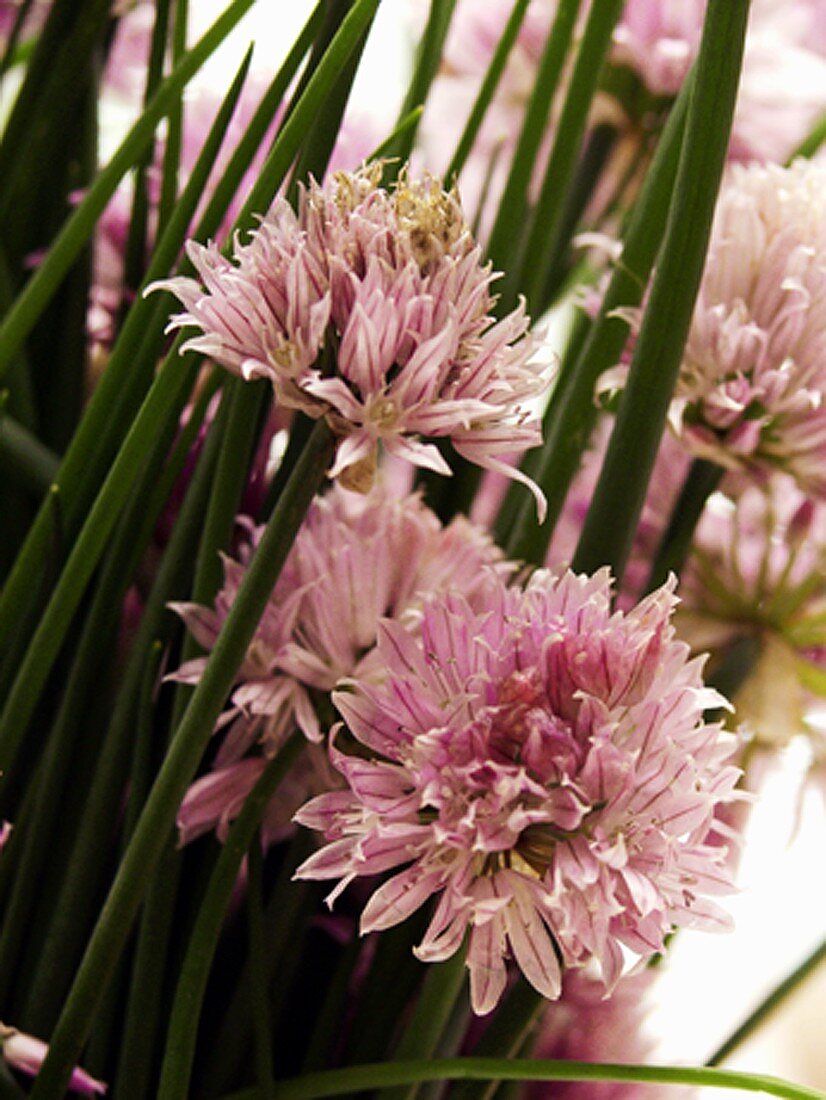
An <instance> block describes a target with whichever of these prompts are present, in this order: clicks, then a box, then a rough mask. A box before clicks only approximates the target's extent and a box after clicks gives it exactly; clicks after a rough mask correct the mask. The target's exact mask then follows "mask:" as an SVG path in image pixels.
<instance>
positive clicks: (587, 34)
mask: <svg viewBox="0 0 826 1100" xmlns="http://www.w3.org/2000/svg"><path fill="white" fill-rule="evenodd" d="M622 6H623V0H602V3H600V4H594V5H592V7H591V10H590V12H589V14H588V19H587V22H586V24H585V30H584V33H583V36H582V43H581V45H580V47H579V52H578V54H577V59H576V62H575V64H574V69H573V72H572V74H571V81H570V84H569V85H568V89H567V91H566V93H565V102H564V104H563V107H562V114H561V115H560V118H559V124H558V126H557V128H556V136H555V138H554V143H553V147H552V149H551V154H550V157H549V158H548V164H547V166H546V168H545V174H544V177H543V179H542V189H541V191H540V193H539V199H538V200H537V203H536V206H535V207H534V210H533V213H532V215H531V218H530V222H529V226H528V231H527V234H526V236H525V242H526V243H525V248H524V250H523V252H522V255H521V257H520V261H519V265H518V267H517V269H516V270H515V271H514V272H512V273H511V275H509V277H508V279H507V282H506V290H505V292H504V297H505V299H506V301H505V302H503V304H502V307H501V308H502V309H505V310H507V309H510V308H512V306H513V305H515V303H516V299H517V296H518V293H517V292H518V291H521V292H522V294H524V296H525V298H526V300H527V303H528V312H529V313H531V312H534V311H535V310H536V309H537V307H538V306H539V304H540V302H541V301H542V298H543V295H544V291H545V284H546V282H547V280H548V274H549V272H550V270H551V267H552V266H553V264H554V261H555V260H556V259H557V258H558V257H559V255H560V244H559V241H558V237H559V234H560V230H561V228H562V225H563V221H564V217H565V211H566V204H567V197H568V192H569V190H570V187H571V182H572V180H573V177H574V173H575V171H576V167H577V161H578V158H579V152H580V149H581V147H582V141H583V137H584V134H585V125H586V122H587V117H588V112H589V111H590V109H591V102H592V100H593V98H594V94H595V92H596V90H597V84H598V83H599V78H600V74H601V73H602V69H603V65H604V64H605V58H606V55H607V53H608V49H609V47H610V45H611V36H612V34H613V31H614V26H615V24H616V22H617V20H618V19H619V16H620V12H621V11H622ZM511 276H512V277H511ZM511 288H513V289H511ZM508 291H510V295H511V297H509V296H508Z"/></svg>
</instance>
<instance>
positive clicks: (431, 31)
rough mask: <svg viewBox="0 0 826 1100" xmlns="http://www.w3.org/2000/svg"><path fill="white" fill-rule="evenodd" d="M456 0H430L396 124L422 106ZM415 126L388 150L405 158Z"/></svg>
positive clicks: (439, 56)
mask: <svg viewBox="0 0 826 1100" xmlns="http://www.w3.org/2000/svg"><path fill="white" fill-rule="evenodd" d="M455 7H456V0H430V11H429V13H428V17H427V23H426V24H425V28H424V32H423V34H422V38H421V41H420V43H419V48H418V51H417V54H416V61H415V64H414V66H413V73H412V75H411V77H410V84H409V86H408V88H407V92H406V93H405V97H404V100H403V102H402V105H401V109H400V110H399V117H398V119H397V120H396V122H397V124H398V123H400V122H402V121H403V120H404V119H405V118H406V117H407V115H409V114H410V112H411V111H412V110H414V109H415V108H416V107H423V106H424V104H425V101H426V99H427V95H428V92H429V91H430V86H431V84H432V83H433V80H434V78H435V76H436V73H437V71H438V68H439V64H440V62H441V60H442V53H443V50H444V44H445V39H446V38H447V32H448V30H449V29H450V21H451V19H452V18H453V9H454V8H455ZM415 139H416V128H415V127H414V128H412V129H409V130H407V131H406V132H405V133H404V134H403V135H402V136H401V137H400V139H399V141H398V142H397V143H396V145H395V146H394V147H393V149H392V150H391V151H390V154H389V155H390V156H393V157H398V158H399V160H400V161H402V162H403V161H406V160H407V159H408V157H409V156H410V154H411V152H412V150H413V142H414V141H415Z"/></svg>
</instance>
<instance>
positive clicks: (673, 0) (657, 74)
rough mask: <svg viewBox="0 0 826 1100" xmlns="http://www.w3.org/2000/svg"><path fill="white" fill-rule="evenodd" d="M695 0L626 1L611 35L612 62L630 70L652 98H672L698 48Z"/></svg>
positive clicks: (699, 9)
mask: <svg viewBox="0 0 826 1100" xmlns="http://www.w3.org/2000/svg"><path fill="white" fill-rule="evenodd" d="M704 16H705V10H704V5H703V4H702V3H700V2H698V0H626V4H625V7H624V8H623V12H622V16H621V18H620V21H619V23H618V25H617V27H616V30H615V32H614V60H615V61H617V62H618V63H619V64H623V65H628V66H629V68H632V69H634V70H635V71H636V72H637V73H638V74H639V76H640V77H641V78H642V80H643V81H644V83H645V85H646V87H648V88H649V89H650V90H651V91H652V92H654V93H655V94H656V95H667V96H673V95H676V94H677V92H678V91H679V90H680V86H681V85H682V82H683V81H684V80H685V78H686V76H687V75H688V70H689V69H690V68H691V64H692V62H693V61H694V58H695V57H696V56H697V51H698V49H699V47H700V37H701V35H702V31H703V18H704Z"/></svg>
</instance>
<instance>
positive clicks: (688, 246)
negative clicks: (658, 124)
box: [573, 0, 749, 584]
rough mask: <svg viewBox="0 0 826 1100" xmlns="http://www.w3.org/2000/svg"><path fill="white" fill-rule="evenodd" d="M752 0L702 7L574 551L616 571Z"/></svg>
mask: <svg viewBox="0 0 826 1100" xmlns="http://www.w3.org/2000/svg"><path fill="white" fill-rule="evenodd" d="M748 11H749V3H748V0H711V2H710V3H709V5H708V8H707V9H706V17H705V23H704V26H703V37H702V41H701V44H700V53H699V56H698V58H697V72H696V79H695V81H694V85H693V88H692V92H691V99H690V101H689V105H688V117H687V119H686V130H685V138H684V141H683V148H682V152H681V155H680V163H679V167H678V169H677V180H676V183H675V188H674V202H673V205H672V207H671V211H670V213H669V218H668V223H667V225H666V229H665V236H664V240H663V244H662V248H661V251H660V255H659V261H658V264H657V269H656V273H655V275H654V280H653V283H652V286H651V295H650V299H649V302H648V307H647V309H646V311H645V314H644V316H643V320H642V326H641V328H640V333H639V337H638V340H637V345H636V348H635V351H634V357H633V359H632V362H631V367H630V370H629V373H628V382H627V384H626V388H625V391H624V393H623V395H622V399H621V401H620V406H619V410H618V412H617V420H616V425H615V427H614V431H613V433H612V435H611V440H610V442H609V444H608V450H607V453H606V456H605V461H604V463H603V466H602V471H601V473H600V477H599V481H598V483H597V486H596V489H595V492H594V496H593V500H592V503H591V507H590V509H589V511H588V515H587V517H586V520H585V525H584V529H583V531H582V535H581V537H580V540H579V544H578V546H577V549H576V553H575V555H574V560H573V568H574V569H575V570H577V571H583V572H586V573H591V572H593V571H594V570H596V569H598V568H599V567H600V566H601V565H608V566H610V567H611V569H612V571H613V573H614V576H615V578H616V581H617V583H618V584H619V583H620V582H621V580H622V575H623V573H624V571H625V564H626V562H627V560H628V555H629V554H630V551H631V545H632V543H633V539H634V532H635V531H636V527H637V522H638V519H639V516H640V512H641V511H642V507H643V503H644V501H645V493H646V489H647V486H648V480H649V477H650V474H651V469H652V467H653V465H654V460H655V458H656V454H657V449H658V447H659V443H660V437H661V436H662V432H663V428H664V426H665V419H666V414H667V412H668V406H669V403H670V401H671V397H672V393H673V391H674V386H675V384H676V381H677V375H678V372H679V369H680V363H681V360H682V354H683V348H684V346H685V341H686V338H687V336H688V330H689V326H690V324H691V317H692V313H693V310H694V302H695V299H696V297H697V291H698V289H699V286H700V280H701V278H702V274H703V266H704V263H705V255H706V249H707V247H708V241H709V237H710V235H711V223H712V218H713V215H714V206H715V201H716V198H717V192H718V190H719V186H720V179H721V177H722V173H723V168H724V167H725V163H726V152H727V149H728V141H729V133H730V130H731V120H732V117H733V114H734V103H735V99H736V96H737V87H738V81H739V74H740V65H741V62H742V56H743V42H744V39H745V33H746V24H747V21H748Z"/></svg>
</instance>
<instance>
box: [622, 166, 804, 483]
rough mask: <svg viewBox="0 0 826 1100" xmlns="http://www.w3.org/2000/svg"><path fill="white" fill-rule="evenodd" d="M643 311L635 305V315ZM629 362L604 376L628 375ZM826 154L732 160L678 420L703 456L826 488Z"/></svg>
mask: <svg viewBox="0 0 826 1100" xmlns="http://www.w3.org/2000/svg"><path fill="white" fill-rule="evenodd" d="M640 312H641V311H631V313H632V318H631V319H632V323H633V322H634V318H635V317H637V316H638V315H639V314H640ZM626 371H627V368H626V367H624V366H623V367H619V368H617V369H616V370H614V371H611V372H608V373H607V374H606V375H605V376H603V380H602V383H601V388H602V389H611V388H613V387H615V386H617V385H620V386H621V385H622V384H623V381H624V378H625V375H626ZM825 398H826V163H824V164H820V163H816V162H812V161H804V160H798V161H796V162H795V163H794V164H793V165H791V166H790V167H788V168H781V167H779V166H778V165H773V164H772V165H757V164H752V165H749V166H748V167H744V166H741V165H734V166H733V167H732V169H731V172H730V175H729V177H728V180H727V182H726V184H725V186H724V188H723V191H722V193H721V196H720V201H719V203H718V207H717V213H716V218H715V223H714V228H713V232H712V238H711V244H710V247H709V251H708V257H707V260H706V269H705V272H704V275H703V281H702V284H701V287H700V293H699V296H698V299H697V305H696V307H695V310H694V317H693V320H692V325H691V330H690V332H689V336H688V341H687V344H686V348H685V354H684V357H683V363H682V367H681V371H680V377H679V380H678V383H677V390H676V395H675V399H674V401H673V402H672V406H671V413H670V423H671V426H672V428H673V429H674V431H675V432H676V433H677V434H678V435H679V437H680V438H681V440H682V441H683V443H684V444H685V445H686V446H687V447H688V448H689V449H690V450H691V451H692V452H693V453H694V454H696V455H699V456H701V457H703V458H709V459H711V460H712V461H714V462H718V463H720V464H721V465H722V466H725V467H726V468H728V469H730V470H733V471H741V472H743V473H747V474H748V475H749V476H750V477H752V478H756V479H757V480H765V479H766V478H767V477H768V476H769V475H770V474H771V473H772V472H773V471H775V470H780V471H783V472H786V473H788V474H790V475H791V476H792V477H793V478H794V479H795V480H796V481H797V483H798V485H800V486H801V488H802V489H804V490H805V491H806V492H807V493H810V494H813V495H815V496H817V497H821V498H822V497H824V496H826V400H825Z"/></svg>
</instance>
